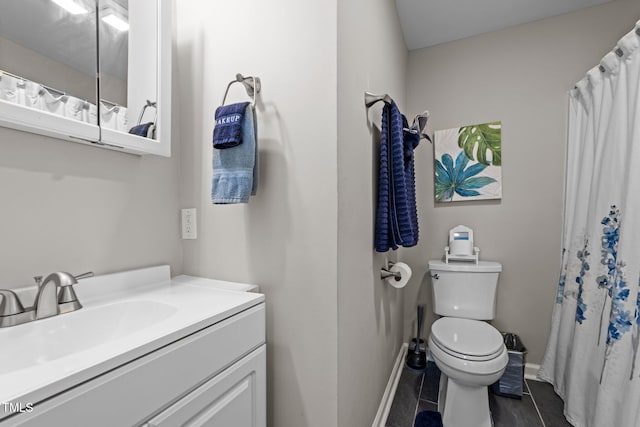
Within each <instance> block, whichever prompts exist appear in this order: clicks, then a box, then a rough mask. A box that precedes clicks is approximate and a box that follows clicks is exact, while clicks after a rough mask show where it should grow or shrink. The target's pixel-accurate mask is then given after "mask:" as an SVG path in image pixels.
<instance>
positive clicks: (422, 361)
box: [405, 305, 427, 372]
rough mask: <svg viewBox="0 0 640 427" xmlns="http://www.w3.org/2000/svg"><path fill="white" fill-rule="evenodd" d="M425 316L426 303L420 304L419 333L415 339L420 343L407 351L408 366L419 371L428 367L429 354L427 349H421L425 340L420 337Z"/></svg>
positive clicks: (406, 361)
mask: <svg viewBox="0 0 640 427" xmlns="http://www.w3.org/2000/svg"><path fill="white" fill-rule="evenodd" d="M423 318H424V305H419V306H418V319H417V324H418V325H417V326H418V331H417V332H418V333H417V335H416V338H415V339H414V342H415V343H418V345H415V344H414V346H413V350H409V351H408V352H407V357H406V359H405V364H406V365H407V367H408V368H409V369H412V370H414V371H419V372H422V371H424V370H425V369H426V368H427V354H426V352H425V351H422V350H421V348H420V347H421V345H420V344H421V342H422V343H423V342H424V341H423V340H421V339H420V335H421V334H420V332H421V331H422V319H423Z"/></svg>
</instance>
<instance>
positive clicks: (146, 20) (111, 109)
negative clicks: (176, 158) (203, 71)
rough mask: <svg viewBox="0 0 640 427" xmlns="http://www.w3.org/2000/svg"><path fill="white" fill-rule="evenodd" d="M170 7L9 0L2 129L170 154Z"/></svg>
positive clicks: (123, 0) (125, 0) (114, 0)
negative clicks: (7, 128) (3, 127)
mask: <svg viewBox="0 0 640 427" xmlns="http://www.w3.org/2000/svg"><path fill="white" fill-rule="evenodd" d="M170 11H171V0H135V1H133V0H20V1H15V0H0V70H2V71H0V125H2V126H6V127H11V128H14V129H19V130H23V131H28V132H34V133H39V134H44V135H48V136H53V137H57V138H61V139H67V140H72V141H76V142H82V143H86V144H94V145H97V146H100V147H103V148H110V149H114V150H120V151H126V152H131V153H136V154H157V155H161V156H170V155H171V145H170V135H171V131H170V126H171V112H170V106H171V94H170V90H171V34H172V29H171V17H170ZM143 112H144V114H143V115H142V117H141V113H143ZM138 124H142V125H143V126H137V125H138ZM132 128H133V130H132ZM130 132H134V133H130Z"/></svg>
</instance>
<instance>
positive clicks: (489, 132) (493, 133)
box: [458, 122, 502, 166]
mask: <svg viewBox="0 0 640 427" xmlns="http://www.w3.org/2000/svg"><path fill="white" fill-rule="evenodd" d="M501 134H502V125H501V123H500V122H492V123H484V124H481V125H471V126H463V127H461V128H460V130H459V131H458V147H460V148H462V149H463V150H464V154H465V155H466V156H467V157H468V158H469V160H477V161H478V163H482V164H483V165H486V166H489V165H495V166H501V165H502V153H501V148H502V147H501V145H502V137H501V136H502V135H501ZM476 147H477V150H476ZM474 152H475V154H476V156H474ZM488 154H490V155H491V160H488V159H487V155H488ZM476 157H477V158H476Z"/></svg>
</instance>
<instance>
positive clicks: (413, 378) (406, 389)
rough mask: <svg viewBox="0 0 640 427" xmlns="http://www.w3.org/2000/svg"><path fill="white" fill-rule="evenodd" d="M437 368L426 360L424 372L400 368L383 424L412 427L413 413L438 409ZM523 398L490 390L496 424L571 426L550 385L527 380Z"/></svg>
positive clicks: (500, 426) (511, 426)
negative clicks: (389, 407) (400, 373)
mask: <svg viewBox="0 0 640 427" xmlns="http://www.w3.org/2000/svg"><path fill="white" fill-rule="evenodd" d="M439 380H440V370H439V369H438V368H437V367H436V365H435V363H433V362H429V364H428V365H427V371H426V372H425V373H415V372H413V371H411V370H409V369H406V368H403V370H402V375H401V377H400V382H399V383H398V388H397V390H396V395H395V397H394V399H393V403H392V405H391V410H390V412H389V417H388V418H387V423H386V427H413V421H414V419H415V416H416V414H418V413H419V412H421V411H425V410H429V411H437V410H438V404H437V402H438V382H439ZM525 382H526V385H527V387H526V388H525V392H524V395H523V396H522V400H519V399H510V398H507V397H500V396H496V395H494V394H493V393H489V405H490V407H491V414H492V416H493V421H494V424H495V427H571V424H569V423H568V422H567V421H566V420H565V418H564V415H562V410H563V403H562V399H560V397H558V395H556V394H555V392H554V391H553V387H552V386H551V384H547V383H543V382H539V381H529V380H526V381H525Z"/></svg>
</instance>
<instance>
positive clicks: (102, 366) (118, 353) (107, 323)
mask: <svg viewBox="0 0 640 427" xmlns="http://www.w3.org/2000/svg"><path fill="white" fill-rule="evenodd" d="M248 286H249V285H247V286H238V285H234V284H232V283H231V282H221V281H216V280H210V279H202V278H200V279H197V278H191V277H189V276H179V277H177V278H174V279H172V278H171V277H170V270H169V266H166V265H165V266H158V267H150V268H146V269H140V270H132V271H127V272H122V273H114V274H108V275H104V276H96V277H92V278H88V279H84V280H82V283H80V284H78V285H76V286H75V288H76V289H75V290H76V293H77V296H78V299H79V300H80V302H81V303H82V305H83V307H82V308H81V309H79V310H77V311H73V312H71V313H66V314H61V315H58V316H53V317H49V318H46V319H41V320H36V321H33V322H28V323H24V324H21V325H18V326H12V327H7V328H1V329H0V344H1V347H2V351H0V402H12V401H14V402H18V401H19V402H32V403H35V402H41V401H43V400H46V399H48V398H50V397H51V396H54V395H57V394H59V393H62V392H64V391H65V390H69V389H71V388H73V387H75V386H77V385H78V384H81V383H84V382H86V381H89V380H91V379H93V378H95V377H97V376H100V375H102V374H104V373H106V372H109V371H110V370H112V369H115V368H116V367H118V366H122V365H123V364H126V363H128V362H131V361H133V360H136V359H138V358H140V357H142V356H144V355H146V354H148V353H150V352H153V351H155V350H158V349H160V348H162V347H164V346H167V345H169V344H171V343H173V342H175V341H176V340H179V339H182V338H184V337H186V336H188V335H190V334H193V333H195V332H197V331H200V330H202V329H203V328H207V327H209V326H212V325H214V324H216V323H218V322H221V321H223V320H225V319H227V318H229V317H231V316H234V315H235V314H237V313H239V312H241V311H243V310H246V309H248V308H250V307H253V306H255V305H257V304H260V303H261V302H263V301H264V295H261V294H256V293H250V292H245V290H246V288H247V287H248ZM22 297H23V298H24V301H32V300H33V299H32V298H33V296H30V297H29V296H24V295H22ZM7 415H9V414H8V413H7V408H4V407H3V406H2V405H0V420H2V419H3V417H5V416H7Z"/></svg>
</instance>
